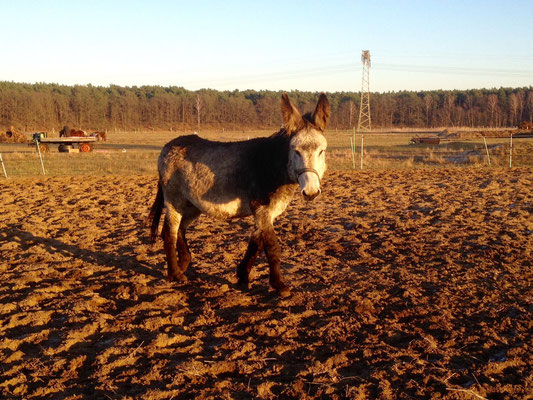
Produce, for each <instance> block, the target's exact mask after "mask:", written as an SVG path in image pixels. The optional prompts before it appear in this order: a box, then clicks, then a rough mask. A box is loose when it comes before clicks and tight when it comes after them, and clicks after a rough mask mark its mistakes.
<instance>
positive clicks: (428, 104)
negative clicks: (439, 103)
mask: <svg viewBox="0 0 533 400" xmlns="http://www.w3.org/2000/svg"><path fill="white" fill-rule="evenodd" d="M434 104H435V99H434V98H433V96H432V95H430V94H429V93H426V94H425V95H424V108H425V109H426V125H427V126H428V127H429V126H431V125H430V113H431V110H433V105H434Z"/></svg>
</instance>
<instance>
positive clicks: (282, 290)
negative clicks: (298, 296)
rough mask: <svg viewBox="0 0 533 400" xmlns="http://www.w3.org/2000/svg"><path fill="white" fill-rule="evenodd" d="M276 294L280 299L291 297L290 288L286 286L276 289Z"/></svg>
mask: <svg viewBox="0 0 533 400" xmlns="http://www.w3.org/2000/svg"><path fill="white" fill-rule="evenodd" d="M278 293H279V295H280V296H281V297H283V298H285V297H289V296H290V295H291V288H290V287H288V286H283V287H282V288H280V289H278Z"/></svg>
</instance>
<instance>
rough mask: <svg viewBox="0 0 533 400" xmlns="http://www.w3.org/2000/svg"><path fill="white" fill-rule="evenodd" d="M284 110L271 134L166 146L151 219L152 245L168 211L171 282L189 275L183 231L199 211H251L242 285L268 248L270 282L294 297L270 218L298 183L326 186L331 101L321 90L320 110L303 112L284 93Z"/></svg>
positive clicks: (304, 190) (303, 189)
mask: <svg viewBox="0 0 533 400" xmlns="http://www.w3.org/2000/svg"><path fill="white" fill-rule="evenodd" d="M281 111H282V114H283V120H284V127H283V128H282V129H281V130H280V131H279V132H277V133H274V134H273V135H272V136H270V137H264V138H257V139H250V140H246V141H240V142H214V141H210V140H205V139H202V138H200V137H198V136H197V135H188V136H181V137H178V138H176V139H174V140H172V141H170V142H169V143H167V144H166V145H165V146H164V147H163V150H162V151H161V154H160V155H159V159H158V170H159V182H158V190H157V195H156V198H155V201H154V204H153V205H152V208H151V211H150V217H149V219H150V220H151V224H152V225H151V242H152V243H154V242H155V240H156V238H157V232H158V226H159V222H160V219H161V214H162V212H163V208H164V209H165V217H164V223H163V229H162V238H163V244H164V246H163V247H164V249H165V253H166V258H167V265H168V279H169V280H170V281H187V278H186V276H185V275H184V272H185V271H186V270H187V267H188V265H189V263H190V261H191V253H190V251H189V247H188V245H187V240H186V238H185V231H186V229H187V227H188V226H189V225H190V224H191V222H193V221H194V220H195V219H196V218H197V217H198V216H199V215H200V214H202V213H204V214H208V215H211V216H214V217H219V218H232V217H245V216H249V215H253V217H254V221H255V230H254V231H253V233H252V235H251V238H250V241H249V244H248V248H247V250H246V253H245V255H244V258H243V259H242V261H241V262H240V263H239V264H238V266H237V277H238V283H239V286H241V287H244V288H247V287H248V283H249V277H250V271H251V269H252V265H253V263H254V261H255V260H256V258H257V256H258V255H259V253H260V252H261V250H262V249H264V251H265V255H266V258H267V261H268V265H269V269H270V285H271V286H272V287H273V288H274V289H276V290H277V291H278V293H279V294H280V295H281V296H282V297H286V296H288V295H290V288H289V286H287V285H286V284H285V283H284V282H283V280H282V279H281V274H280V258H281V248H280V245H279V242H278V239H277V237H276V234H275V232H274V227H273V223H274V220H275V219H276V218H277V217H278V216H279V215H280V214H281V213H282V212H283V211H284V210H285V208H286V207H287V205H288V204H289V202H290V201H291V199H292V197H293V195H294V192H295V189H296V187H297V186H298V185H299V187H300V193H301V194H302V196H303V197H304V199H305V200H307V201H311V200H313V199H314V198H315V197H316V196H318V195H319V194H320V192H321V190H320V181H321V179H322V176H323V175H324V172H325V170H326V159H325V150H326V147H327V141H326V138H325V137H324V134H323V133H324V130H325V128H326V124H327V121H328V118H329V115H330V106H329V102H328V99H327V97H326V95H325V94H323V93H322V94H320V96H319V99H318V103H317V105H316V109H315V111H314V112H313V113H307V114H305V115H304V116H303V117H302V116H301V115H300V113H299V112H298V110H297V109H296V108H295V107H294V106H293V105H292V103H291V101H290V100H289V97H288V96H287V94H283V95H282V96H281Z"/></svg>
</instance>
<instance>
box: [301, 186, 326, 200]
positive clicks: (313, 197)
mask: <svg viewBox="0 0 533 400" xmlns="http://www.w3.org/2000/svg"><path fill="white" fill-rule="evenodd" d="M320 193H322V191H321V190H320V189H318V191H317V192H315V193H312V194H307V192H306V191H305V190H302V196H303V197H304V199H305V200H307V201H313V200H314V199H315V197H317V196H318V195H319V194H320Z"/></svg>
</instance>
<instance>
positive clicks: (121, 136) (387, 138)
mask: <svg viewBox="0 0 533 400" xmlns="http://www.w3.org/2000/svg"><path fill="white" fill-rule="evenodd" d="M190 133H192V132H159V131H155V132H152V131H148V132H120V133H112V132H111V133H110V134H109V140H108V142H106V143H97V144H96V146H95V151H94V152H92V153H59V152H58V151H57V149H56V148H55V146H54V147H52V148H51V151H50V152H49V153H43V160H44V165H45V170H46V174H47V175H51V176H63V175H131V174H154V175H155V174H156V173H157V157H158V155H159V152H160V149H161V148H162V147H163V145H164V144H165V143H167V142H168V141H170V140H171V139H172V138H174V137H176V136H179V135H183V134H190ZM272 133H273V132H272V131H260V130H250V131H224V132H222V131H221V130H220V131H205V132H200V136H202V137H205V138H207V139H212V140H222V141H230V140H246V139H248V138H254V137H261V136H269V135H271V134H272ZM412 136H413V134H412V133H393V134H391V133H377V134H365V136H364V153H363V167H364V169H393V168H394V169H398V168H401V169H403V168H417V167H428V166H429V167H441V166H450V165H458V166H466V165H479V166H484V165H487V160H486V155H485V148H484V143H483V139H462V140H461V139H456V140H450V141H443V142H442V143H441V144H439V145H421V144H416V145H412V144H409V140H410V139H411V137H412ZM326 137H327V139H328V144H329V148H328V152H327V161H328V167H329V169H330V170H344V169H352V168H353V159H352V157H353V155H352V151H351V148H350V137H351V132H347V131H342V132H341V131H339V132H335V131H327V132H326ZM487 144H488V146H489V148H490V153H491V161H492V166H501V167H505V166H508V165H509V140H508V139H496V138H488V139H487ZM360 146H361V135H357V136H356V148H355V151H356V153H355V157H356V158H355V166H356V168H357V169H358V168H360V164H361V158H360V156H361V153H360V151H361V147H360ZM513 146H514V149H513V166H530V167H531V166H533V139H515V140H514V142H513ZM0 153H1V154H2V156H3V159H4V163H5V167H6V170H7V173H8V175H9V176H10V177H18V176H21V177H22V176H39V175H42V170H41V164H40V160H39V156H38V154H37V153H36V152H35V149H34V148H32V147H29V146H27V145H24V144H5V143H0ZM2 176H3V172H2V171H1V170H0V179H2Z"/></svg>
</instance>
